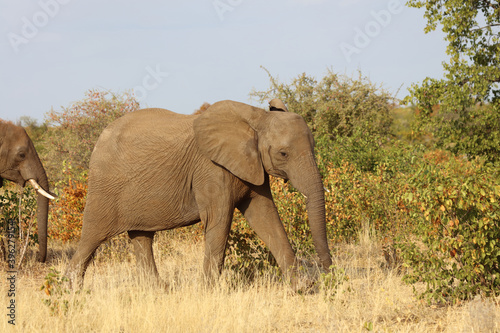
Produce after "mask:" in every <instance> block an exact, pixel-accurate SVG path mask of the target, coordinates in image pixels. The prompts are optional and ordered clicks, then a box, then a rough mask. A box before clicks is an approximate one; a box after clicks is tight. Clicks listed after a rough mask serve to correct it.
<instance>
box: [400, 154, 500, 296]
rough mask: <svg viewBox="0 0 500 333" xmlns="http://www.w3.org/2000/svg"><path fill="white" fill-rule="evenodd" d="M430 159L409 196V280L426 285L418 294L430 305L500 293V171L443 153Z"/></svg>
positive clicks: (405, 249)
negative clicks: (431, 303) (410, 232)
mask: <svg viewBox="0 0 500 333" xmlns="http://www.w3.org/2000/svg"><path fill="white" fill-rule="evenodd" d="M426 157H427V160H426V161H424V163H422V165H421V166H420V167H419V170H418V171H417V172H416V173H415V174H414V175H413V176H412V177H410V178H409V179H408V187H407V190H406V192H405V193H404V195H403V199H404V202H405V205H406V206H407V209H408V213H409V217H410V218H411V221H412V223H413V224H414V225H415V228H414V229H413V230H412V231H413V233H412V234H408V235H407V236H406V237H400V239H399V240H398V242H397V246H398V247H399V248H400V249H401V251H402V257H403V260H404V262H405V265H406V266H407V267H408V268H409V273H408V274H407V275H406V276H405V280H406V281H407V282H409V283H415V282H423V283H425V285H426V289H425V291H423V292H418V294H419V296H420V297H421V298H426V299H427V300H429V301H437V302H457V301H460V300H464V299H471V298H473V297H474V296H475V295H476V294H483V295H485V296H494V295H498V294H500V292H499V291H500V205H499V200H500V182H499V178H498V170H495V169H492V168H491V166H488V165H485V164H484V163H483V162H481V161H480V160H475V161H467V160H465V159H463V158H461V157H454V156H452V155H450V154H445V153H443V152H440V151H438V152H434V153H431V154H427V155H426Z"/></svg>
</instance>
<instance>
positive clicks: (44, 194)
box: [24, 155, 54, 262]
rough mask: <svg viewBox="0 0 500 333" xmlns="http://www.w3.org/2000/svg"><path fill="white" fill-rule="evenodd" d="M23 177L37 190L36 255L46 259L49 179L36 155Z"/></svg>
mask: <svg viewBox="0 0 500 333" xmlns="http://www.w3.org/2000/svg"><path fill="white" fill-rule="evenodd" d="M24 178H25V179H27V180H28V182H29V183H31V184H32V185H33V187H34V188H35V189H36V190H37V192H38V193H37V194H38V196H37V224H38V248H39V250H38V255H37V260H38V261H39V262H45V260H46V259H47V222H48V215H49V197H50V198H52V199H53V198H54V197H52V196H51V195H50V194H49V191H50V189H49V181H48V178H47V174H46V173H45V169H44V168H43V165H42V162H41V161H40V158H39V157H38V155H36V157H35V158H34V160H32V164H31V168H30V171H28V172H27V174H26V175H24Z"/></svg>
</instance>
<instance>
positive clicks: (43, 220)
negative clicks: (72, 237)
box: [0, 120, 49, 262]
mask: <svg viewBox="0 0 500 333" xmlns="http://www.w3.org/2000/svg"><path fill="white" fill-rule="evenodd" d="M4 179H7V180H10V181H13V182H15V183H17V184H19V185H20V186H23V187H24V186H25V185H26V183H27V182H28V181H29V180H30V179H32V180H35V181H36V182H37V183H38V184H39V185H40V187H42V188H43V189H44V190H45V191H46V192H49V182H48V180H47V175H46V173H45V169H44V168H43V165H42V162H41V161H40V158H39V157H38V154H37V153H36V150H35V147H34V146H33V142H32V141H31V139H30V138H29V137H28V134H27V133H26V131H25V130H24V128H22V127H20V126H16V125H14V124H12V123H10V122H5V121H2V120H0V187H1V186H2V185H3V180H4ZM37 204H38V208H37V221H38V222H37V223H38V245H39V252H38V255H37V260H38V261H40V262H45V260H46V259H47V217H48V211H49V199H48V198H46V197H45V196H43V195H42V194H40V193H38V201H37Z"/></svg>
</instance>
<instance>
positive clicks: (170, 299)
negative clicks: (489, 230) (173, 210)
mask: <svg viewBox="0 0 500 333" xmlns="http://www.w3.org/2000/svg"><path fill="white" fill-rule="evenodd" d="M75 246H76V244H74V243H72V244H69V245H57V244H54V242H51V246H50V250H49V262H48V263H47V264H39V263H37V262H35V261H34V257H35V256H34V253H31V254H28V256H27V261H26V262H25V263H23V268H22V269H21V270H20V271H19V273H18V275H17V285H16V291H17V293H16V298H15V300H16V305H17V307H16V311H17V313H16V327H15V329H17V330H19V331H24V332H48V331H50V332H364V331H375V332H499V331H500V324H499V322H500V304H499V303H500V298H496V299H495V298H490V299H486V300H481V299H479V298H477V299H475V300H473V301H471V302H467V303H463V304H460V305H455V306H443V307H436V306H429V305H427V304H425V303H422V302H420V301H417V300H416V299H415V297H414V294H413V292H412V287H411V286H408V285H405V284H403V282H401V277H400V275H399V274H398V270H397V268H394V269H389V268H387V267H384V259H383V255H382V250H381V246H380V245H379V244H377V243H376V242H374V241H373V240H372V237H371V236H370V234H369V233H368V232H365V233H364V234H362V235H360V241H359V243H357V244H344V245H338V246H336V247H335V249H334V260H335V265H336V267H337V272H338V274H337V278H338V281H339V283H338V285H337V287H336V288H331V287H328V283H327V282H326V280H325V279H324V276H323V277H318V276H317V275H318V274H317V273H315V272H314V269H312V268H309V269H308V270H305V271H303V274H304V275H306V274H309V275H312V276H313V277H315V278H319V280H318V281H320V282H319V283H318V284H317V286H316V290H315V292H314V293H311V294H304V295H301V294H295V293H292V292H291V290H290V289H289V288H288V287H287V285H286V284H285V283H282V282H279V281H278V278H277V276H276V275H274V274H273V273H269V274H267V275H265V276H260V277H257V278H256V279H255V280H254V281H251V282H249V281H248V280H245V279H244V278H242V277H241V276H238V274H237V273H236V272H233V271H230V270H226V271H225V272H224V274H223V276H222V277H221V279H220V282H219V284H218V285H217V286H215V287H207V286H206V285H205V284H204V283H203V279H202V275H201V265H202V257H203V242H193V240H189V239H187V238H185V237H184V238H181V237H180V236H178V235H176V234H173V233H171V232H170V233H169V232H165V233H162V234H160V235H159V237H158V239H157V241H156V242H155V255H156V257H157V263H158V267H159V271H160V275H161V276H162V277H163V278H165V280H167V281H168V283H169V287H168V288H165V289H160V288H157V287H154V286H152V285H150V284H147V283H144V281H140V280H139V279H138V278H137V277H136V271H135V259H134V257H133V255H132V252H131V251H130V248H129V244H128V240H127V238H125V237H119V238H116V239H114V240H113V241H112V243H111V244H106V245H105V246H101V248H100V249H99V253H98V254H97V256H96V258H95V261H94V263H93V264H91V267H90V268H89V270H88V272H87V275H86V281H85V288H84V290H83V291H81V292H79V293H74V292H71V293H67V290H66V288H67V286H66V285H64V284H63V285H59V284H58V283H52V284H51V295H50V296H48V295H47V294H46V292H45V290H40V287H41V286H42V285H43V284H44V282H45V281H46V276H47V274H48V273H49V267H54V268H55V269H56V270H57V271H64V270H65V267H66V265H67V262H68V259H69V257H70V256H71V255H72V252H73V251H74V249H75ZM2 272H3V273H2V274H3V275H4V276H2V278H1V280H2V284H1V291H0V292H1V294H2V296H3V298H2V299H3V301H2V304H3V305H7V304H8V301H9V298H7V297H6V295H7V284H6V283H4V282H5V281H6V277H5V272H6V268H3V269H2ZM343 272H345V276H344V275H343ZM417 287H418V286H417ZM58 288H60V290H59V291H61V293H58V290H57V289H58ZM44 300H45V301H44ZM48 301H50V304H48ZM65 305H67V306H65ZM2 308H3V309H4V312H5V306H2ZM2 317H3V318H4V319H3V320H2V321H1V322H0V331H1V332H9V331H14V328H13V327H12V325H9V324H8V323H7V320H6V319H5V318H6V317H5V315H3V316H2Z"/></svg>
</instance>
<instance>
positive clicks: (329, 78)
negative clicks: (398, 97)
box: [250, 69, 395, 139]
mask: <svg viewBox="0 0 500 333" xmlns="http://www.w3.org/2000/svg"><path fill="white" fill-rule="evenodd" d="M265 70H266V69H265ZM266 71H267V70H266ZM267 73H268V75H269V79H270V83H271V87H270V88H269V89H268V90H266V91H253V92H252V93H251V94H250V95H251V96H254V97H256V98H257V99H258V100H259V101H260V102H261V103H266V102H268V101H269V100H270V99H272V98H280V99H281V100H282V101H283V102H285V104H286V105H287V107H288V109H289V110H290V111H292V112H295V113H298V114H300V115H301V116H302V117H303V118H304V119H305V120H306V122H307V123H308V125H309V127H310V128H311V129H312V131H313V133H314V134H315V136H316V137H317V138H318V137H319V136H321V137H328V138H330V139H336V138H339V137H351V136H353V135H356V134H358V133H363V135H387V134H388V133H389V131H390V125H391V122H392V119H391V117H390V115H389V111H390V110H391V108H392V107H393V106H394V102H395V99H394V98H393V97H392V96H391V95H390V94H389V93H388V92H387V91H385V90H384V89H382V88H381V87H377V86H376V85H375V84H373V83H371V82H370V80H369V79H368V78H366V77H363V76H362V75H361V73H359V75H358V77H357V78H350V77H347V76H345V75H339V74H336V73H334V72H332V71H331V70H329V71H328V73H327V75H326V76H325V77H323V78H322V79H321V81H319V82H318V81H317V80H316V79H314V78H313V77H310V76H308V75H306V74H305V73H304V74H301V75H299V76H298V77H297V78H295V79H293V80H292V82H291V83H290V84H286V83H280V82H278V80H277V79H276V78H274V77H272V76H271V74H270V73H269V71H267Z"/></svg>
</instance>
